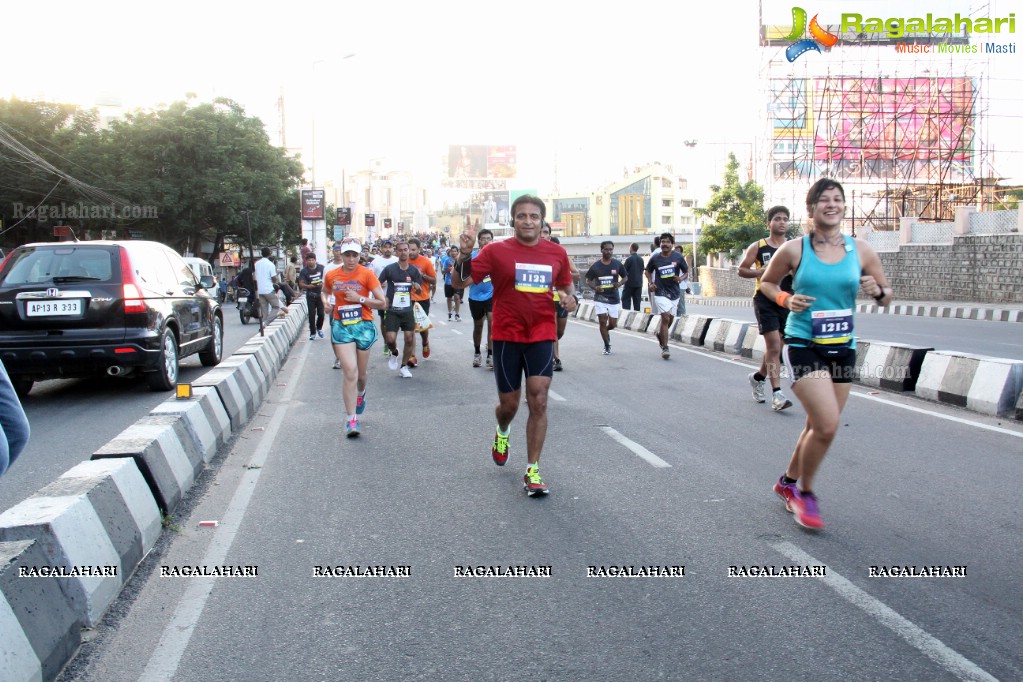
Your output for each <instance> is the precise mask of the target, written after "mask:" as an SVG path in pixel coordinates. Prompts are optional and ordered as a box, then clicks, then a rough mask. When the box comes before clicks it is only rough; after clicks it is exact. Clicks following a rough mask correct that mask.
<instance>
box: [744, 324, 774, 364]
mask: <svg viewBox="0 0 1023 682" xmlns="http://www.w3.org/2000/svg"><path fill="white" fill-rule="evenodd" d="M766 352H767V343H765V342H764V337H763V335H762V334H761V333H760V329H759V328H758V327H757V325H755V324H750V326H749V328H748V329H747V330H746V335H745V336H744V337H743V338H742V351H741V353H740V355H742V357H744V358H749V359H750V360H753V361H754V362H760V361H761V360H763V359H764V353H766Z"/></svg>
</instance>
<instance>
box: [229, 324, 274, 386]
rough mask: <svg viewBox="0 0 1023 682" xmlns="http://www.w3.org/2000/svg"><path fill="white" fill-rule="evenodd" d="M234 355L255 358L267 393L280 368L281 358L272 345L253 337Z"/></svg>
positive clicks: (260, 338)
mask: <svg viewBox="0 0 1023 682" xmlns="http://www.w3.org/2000/svg"><path fill="white" fill-rule="evenodd" d="M234 354H235V355H252V356H254V357H255V358H256V361H257V362H258V363H259V368H260V370H262V373H263V379H264V381H265V382H266V387H267V391H269V390H270V385H271V382H273V380H274V378H276V376H277V370H278V369H280V367H281V358H280V356H279V355H278V352H277V350H276V349H275V348H274V347H273V345H271V344H268V343H266V342H265V339H263V338H262V337H259V336H255V337H253V338H252V339H249V341H247V342H246V343H244V344H242V345H241V346H240V347H239V348H238V350H236V351H235V352H234Z"/></svg>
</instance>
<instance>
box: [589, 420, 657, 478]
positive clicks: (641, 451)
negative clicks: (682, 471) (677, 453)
mask: <svg viewBox="0 0 1023 682" xmlns="http://www.w3.org/2000/svg"><path fill="white" fill-rule="evenodd" d="M600 430H601V431H603V432H604V433H606V434H607V435H609V436H611V437H612V438H614V439H615V440H616V441H618V442H619V443H621V444H622V445H624V446H625V447H627V448H628V449H630V450H632V451H633V452H634V453H635V454H637V455H639V456H640V457H641V458H643V459H645V460H646V461H647V463H649V464H650V465H651V466H655V467H657V468H659V469H668V468H671V465H670V464H668V463H667V462H665V461H664V460H663V459H661V458H660V457H658V456H657V455H655V454H654V453H652V452H650V451H649V450H647V449H646V448H645V447H643V446H642V445H640V444H639V443H637V442H636V441H633V440H629V439H628V438H626V437H625V436H623V435H622V434H620V433H618V432H617V431H615V430H614V429H612V428H611V427H610V426H601V427H600Z"/></svg>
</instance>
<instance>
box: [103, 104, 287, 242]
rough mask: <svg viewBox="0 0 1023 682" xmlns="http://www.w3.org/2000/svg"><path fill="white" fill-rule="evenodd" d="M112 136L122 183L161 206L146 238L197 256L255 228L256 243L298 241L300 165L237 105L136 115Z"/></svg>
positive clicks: (119, 124) (110, 133)
mask: <svg viewBox="0 0 1023 682" xmlns="http://www.w3.org/2000/svg"><path fill="white" fill-rule="evenodd" d="M106 137H107V138H108V142H109V144H110V146H111V148H112V149H113V150H114V156H116V157H118V158H120V159H122V161H123V163H122V165H121V167H120V169H118V180H119V184H120V185H121V186H123V187H124V188H125V189H126V190H127V191H128V193H129V194H130V195H131V196H134V197H138V198H139V199H140V201H142V202H143V203H144V204H146V205H153V206H155V207H156V208H157V211H158V215H157V217H156V218H155V219H149V220H146V221H145V226H144V229H145V233H146V236H147V238H150V239H156V240H158V241H162V242H164V243H166V244H169V245H171V246H173V247H175V248H177V249H179V250H181V249H185V248H191V249H193V250H196V251H197V250H198V247H199V245H200V243H201V242H203V241H210V242H213V244H214V252H216V251H219V250H220V249H221V247H222V244H223V239H224V236H225V235H226V234H238V235H247V234H248V229H249V226H250V225H251V230H252V238H253V241H255V242H256V243H257V244H277V243H279V242H281V241H285V238H287V242H289V243H290V242H292V241H297V239H298V234H299V232H300V230H299V229H298V224H299V220H300V209H299V196H298V188H299V186H300V183H301V180H302V174H303V169H302V165H301V164H300V163H299V161H298V160H296V159H293V158H290V157H288V156H287V155H286V154H285V153H284V151H283V150H281V149H280V148H278V147H275V146H273V145H272V144H270V140H269V138H268V137H267V134H266V131H265V130H264V128H263V123H262V121H260V120H259V119H258V118H254V117H250V116H246V115H245V112H244V110H243V109H242V107H241V106H239V105H238V104H236V103H235V102H233V101H231V100H229V99H225V98H217V99H215V100H214V101H213V102H212V103H207V104H198V105H194V106H193V105H190V104H189V103H187V102H175V103H174V104H172V105H170V106H169V107H167V108H164V109H160V110H157V111H145V112H143V111H140V112H136V113H135V114H131V115H129V116H128V117H126V119H125V120H124V121H119V122H115V123H113V124H112V125H111V127H110V130H109V131H108V132H107V133H106ZM246 211H249V214H248V216H246V213H245V212H246Z"/></svg>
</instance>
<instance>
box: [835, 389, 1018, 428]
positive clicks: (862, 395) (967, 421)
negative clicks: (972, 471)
mask: <svg viewBox="0 0 1023 682" xmlns="http://www.w3.org/2000/svg"><path fill="white" fill-rule="evenodd" d="M850 395H854V396H856V397H857V398H865V399H867V400H873V401H875V402H878V403H884V404H885V405H894V406H895V407H901V408H902V409H904V410H909V411H910V412H919V413H921V414H926V415H928V416H931V417H937V418H938V419H944V420H946V421H950V422H955V423H957V424H965V425H967V426H974V427H976V428H978V429H985V430H987V431H994V432H996V433H1002V434H1005V435H1006V436H1015V437H1016V438H1023V432H1020V431H1010V430H1009V429H1003V428H1001V427H999V426H991V425H989V424H984V423H981V422H975V421H973V420H972V419H963V418H962V417H955V416H952V415H950V414H942V413H940V412H934V411H933V410H927V409H924V408H922V407H913V406H912V405H902V404H900V403H897V402H895V401H894V400H885V399H884V398H878V397H877V396H875V395H867V394H866V393H859V392H857V391H851V392H850Z"/></svg>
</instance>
